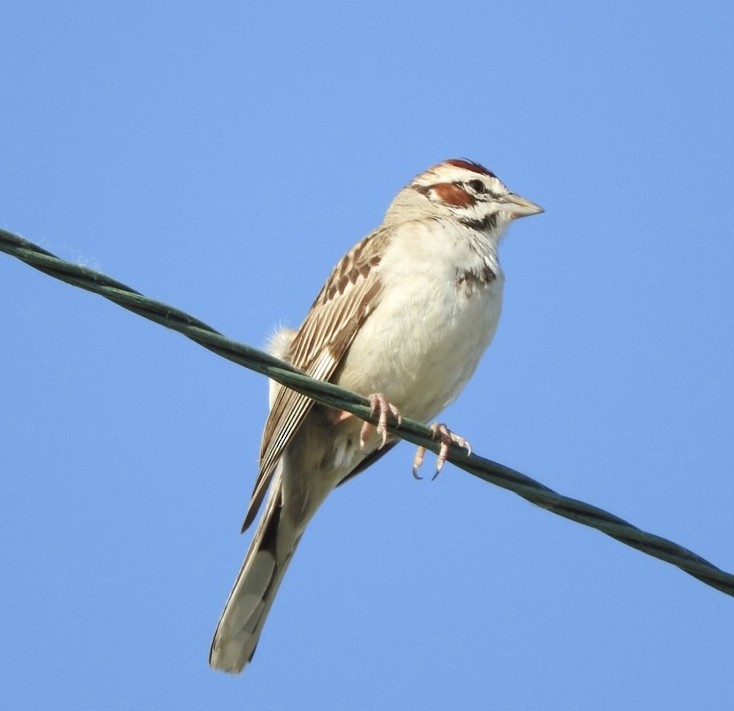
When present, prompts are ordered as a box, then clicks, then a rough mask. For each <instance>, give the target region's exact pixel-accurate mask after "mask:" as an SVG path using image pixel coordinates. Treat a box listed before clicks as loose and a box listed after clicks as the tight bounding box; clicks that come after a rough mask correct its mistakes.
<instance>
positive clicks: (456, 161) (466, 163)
mask: <svg viewBox="0 0 734 711" xmlns="http://www.w3.org/2000/svg"><path fill="white" fill-rule="evenodd" d="M444 163H445V164H446V165H453V166H454V168H463V169H464V170H471V171H472V172H473V173H479V174H480V175H489V176H491V177H492V178H496V177H497V176H496V175H495V174H494V173H493V172H492V171H491V170H487V169H486V168H485V167H484V166H483V165H480V164H479V163H475V162H474V161H472V160H465V159H464V158H452V159H451V160H446V161H444Z"/></svg>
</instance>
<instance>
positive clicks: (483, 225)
mask: <svg viewBox="0 0 734 711" xmlns="http://www.w3.org/2000/svg"><path fill="white" fill-rule="evenodd" d="M460 221H461V224H462V225H466V226H467V227H471V228H472V229H474V230H478V231H480V232H485V231H489V230H493V229H494V228H495V227H496V226H497V213H496V212H493V213H491V214H490V215H485V216H484V217H483V218H482V219H481V220H474V219H471V218H469V217H464V218H461V220H460Z"/></svg>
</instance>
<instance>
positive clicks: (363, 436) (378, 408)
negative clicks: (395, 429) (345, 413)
mask: <svg viewBox="0 0 734 711" xmlns="http://www.w3.org/2000/svg"><path fill="white" fill-rule="evenodd" d="M368 399H369V401H370V415H371V416H372V417H376V418H377V426H375V425H373V424H372V423H371V422H365V423H364V424H363V425H362V429H361V430H360V431H359V448H360V449H364V448H365V446H366V443H367V438H368V437H369V436H370V435H371V434H372V431H373V430H375V431H376V432H377V434H378V435H380V437H382V441H381V442H380V444H379V445H378V447H377V449H382V448H383V447H384V446H385V444H386V443H387V418H388V416H389V417H392V418H393V419H394V420H395V421H396V422H397V423H398V424H400V423H401V422H402V421H403V417H402V415H401V414H400V410H398V408H397V407H395V405H391V404H390V403H389V402H388V401H387V398H386V397H385V396H384V395H383V394H382V393H373V394H372V395H369V396H368Z"/></svg>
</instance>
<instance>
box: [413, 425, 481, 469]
mask: <svg viewBox="0 0 734 711" xmlns="http://www.w3.org/2000/svg"><path fill="white" fill-rule="evenodd" d="M431 431H432V432H433V438H434V439H437V440H438V441H439V442H440V443H441V447H440V448H439V450H438V457H437V458H436V473H435V474H434V475H433V479H435V478H436V477H437V476H438V475H439V473H440V472H441V469H442V468H443V465H444V462H445V461H446V457H447V456H448V454H449V449H450V448H451V446H452V445H456V446H457V447H461V448H462V449H465V450H466V451H467V453H468V454H471V445H470V444H469V442H468V441H467V440H465V439H464V438H463V437H460V436H459V435H457V434H454V433H453V432H452V431H451V430H450V429H449V428H448V427H446V425H444V424H441V423H438V422H434V423H433V424H432V425H431ZM425 456H426V448H425V447H418V451H417V452H416V453H415V457H414V458H413V476H414V477H415V478H416V479H422V478H423V477H421V476H418V469H420V467H421V464H423V459H424V458H425Z"/></svg>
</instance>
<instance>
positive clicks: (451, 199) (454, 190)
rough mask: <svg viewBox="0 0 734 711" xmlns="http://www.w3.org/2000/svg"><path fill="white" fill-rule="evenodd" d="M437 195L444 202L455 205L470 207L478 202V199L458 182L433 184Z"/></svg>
mask: <svg viewBox="0 0 734 711" xmlns="http://www.w3.org/2000/svg"><path fill="white" fill-rule="evenodd" d="M433 190H434V191H435V193H436V195H438V197H439V198H441V201H442V202H445V203H446V204H447V205H454V206H455V207H469V206H470V205H474V204H476V200H475V199H474V198H473V197H472V196H471V195H469V193H468V192H466V190H464V188H462V187H461V186H460V185H457V184H456V183H438V185H434V186H433Z"/></svg>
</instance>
